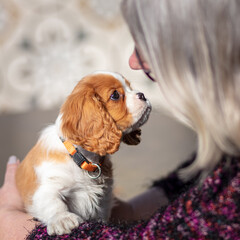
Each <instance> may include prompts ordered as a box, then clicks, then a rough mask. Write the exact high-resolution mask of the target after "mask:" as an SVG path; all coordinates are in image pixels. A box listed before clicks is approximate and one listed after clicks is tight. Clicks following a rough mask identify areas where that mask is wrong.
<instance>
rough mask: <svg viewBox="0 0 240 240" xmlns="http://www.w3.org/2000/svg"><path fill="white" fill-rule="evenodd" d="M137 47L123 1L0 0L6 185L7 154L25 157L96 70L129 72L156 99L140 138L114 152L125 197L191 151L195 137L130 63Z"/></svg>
mask: <svg viewBox="0 0 240 240" xmlns="http://www.w3.org/2000/svg"><path fill="white" fill-rule="evenodd" d="M133 48H134V44H133V41H132V39H131V36H130V34H129V32H128V28H127V26H126V24H125V23H124V21H123V19H122V16H121V12H120V0H115V1H113V0H67V1H62V0H0V136H1V137H0V185H2V183H3V177H4V172H5V165H6V162H7V160H8V157H9V156H10V155H16V156H18V157H19V158H20V159H23V158H24V156H25V155H26V154H27V152H28V151H29V150H30V149H31V147H32V146H33V145H34V144H35V142H36V141H37V138H38V136H39V133H40V131H41V129H43V128H44V127H45V126H47V125H48V124H50V123H53V122H54V121H55V119H56V117H57V115H58V111H59V108H60V106H61V104H62V103H63V101H64V99H65V98H66V96H67V95H68V94H69V93H70V92H71V90H72V89H73V87H74V86H75V85H76V83H77V82H78V81H79V80H80V79H81V78H82V77H83V76H84V75H86V74H89V73H91V72H93V71H95V70H108V71H116V72H119V73H121V74H123V75H124V76H125V77H126V78H127V79H129V80H130V82H131V83H132V86H133V87H134V88H137V89H139V90H140V91H142V92H144V93H145V95H146V97H148V98H149V99H150V101H151V103H152V105H153V112H152V114H151V116H150V120H149V121H148V123H147V124H146V125H145V126H144V127H143V130H142V142H141V144H140V145H138V146H136V147H129V146H124V145H122V146H121V148H120V150H119V151H118V152H117V153H116V154H114V155H113V156H112V161H113V165H114V176H115V188H114V191H115V193H116V194H117V195H118V196H119V197H121V198H123V199H129V198H131V197H133V196H134V195H136V194H138V193H140V192H142V191H144V189H146V188H147V187H148V186H149V185H151V182H152V181H153V180H154V179H156V178H159V177H162V176H165V175H167V173H168V172H169V171H171V170H172V169H174V168H175V167H176V166H177V165H179V164H180V163H181V162H182V161H184V160H186V158H188V156H189V155H190V154H191V153H192V152H193V151H194V149H195V147H196V137H195V135H194V133H193V132H192V131H190V130H189V129H186V128H185V127H184V126H182V125H180V124H179V123H177V122H176V121H175V120H173V119H171V118H169V117H167V116H165V115H164V114H163V113H162V112H161V109H160V108H159V102H158V101H159V97H158V96H159V92H158V86H157V85H156V84H155V83H152V82H150V81H148V80H146V78H145V76H144V74H143V73H142V72H141V71H132V70H131V69H130V68H129V66H128V58H129V56H130V54H131V52H132V50H133Z"/></svg>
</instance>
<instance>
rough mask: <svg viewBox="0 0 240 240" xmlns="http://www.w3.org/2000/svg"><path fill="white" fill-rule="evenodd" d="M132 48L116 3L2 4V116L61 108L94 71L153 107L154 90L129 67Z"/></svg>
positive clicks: (33, 0) (20, 0)
mask: <svg viewBox="0 0 240 240" xmlns="http://www.w3.org/2000/svg"><path fill="white" fill-rule="evenodd" d="M133 46H134V44H133V41H132V39H131V36H130V34H129V32H128V28H127V26H126V24H125V23H124V21H123V19H122V16H121V12H120V0H114V1H113V0H67V1H62V0H0V113H2V114H3V113H15V112H24V111H29V110H31V109H33V108H37V109H52V108H55V107H59V106H60V104H61V103H62V102H63V100H64V99H65V98H66V96H67V95H68V94H69V93H70V92H71V90H72V89H73V87H74V86H75V85H76V83H77V81H79V80H80V79H81V78H82V77H83V76H84V75H86V74H89V73H91V72H93V71H96V70H108V71H116V72H119V73H122V74H123V75H124V76H126V77H127V78H128V79H129V80H130V81H131V82H132V83H133V86H134V87H137V88H138V89H140V90H141V91H144V92H145V93H146V95H147V97H150V99H151V101H152V102H153V103H155V102H157V98H158V97H157V95H158V93H157V86H156V85H155V84H153V83H151V82H148V81H146V79H145V76H144V74H143V73H142V72H141V71H132V70H130V68H129V66H128V58H129V56H130V54H131V51H132V50H133Z"/></svg>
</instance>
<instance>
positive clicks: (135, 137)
mask: <svg viewBox="0 0 240 240" xmlns="http://www.w3.org/2000/svg"><path fill="white" fill-rule="evenodd" d="M122 141H123V142H124V143H126V144H128V145H138V144H139V143H140V142H141V129H140V128H139V129H136V130H134V131H132V132H130V133H128V134H126V135H124V136H123V138H122Z"/></svg>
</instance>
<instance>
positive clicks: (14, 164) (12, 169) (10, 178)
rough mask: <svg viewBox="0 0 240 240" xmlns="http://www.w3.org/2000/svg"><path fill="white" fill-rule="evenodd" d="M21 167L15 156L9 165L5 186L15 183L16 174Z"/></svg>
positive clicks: (11, 158)
mask: <svg viewBox="0 0 240 240" xmlns="http://www.w3.org/2000/svg"><path fill="white" fill-rule="evenodd" d="M18 165H19V160H18V159H17V157H15V156H11V157H10V158H9V160H8V163H7V169H6V173H5V180H4V184H13V183H15V174H16V170H17V168H18Z"/></svg>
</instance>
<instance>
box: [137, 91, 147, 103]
mask: <svg viewBox="0 0 240 240" xmlns="http://www.w3.org/2000/svg"><path fill="white" fill-rule="evenodd" d="M137 97H138V98H139V99H141V100H143V101H145V102H146V101H147V99H146V98H145V96H144V94H143V93H141V92H139V93H137Z"/></svg>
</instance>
